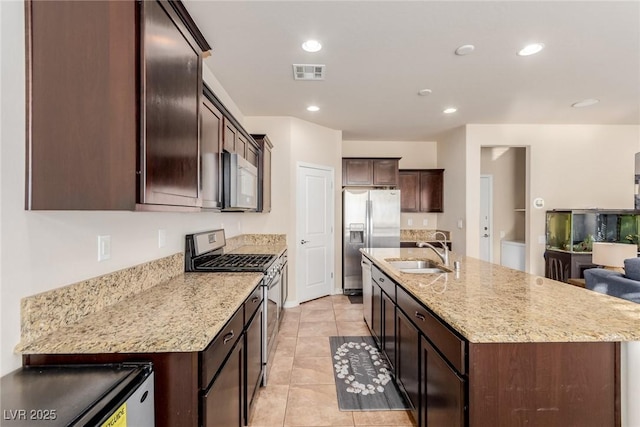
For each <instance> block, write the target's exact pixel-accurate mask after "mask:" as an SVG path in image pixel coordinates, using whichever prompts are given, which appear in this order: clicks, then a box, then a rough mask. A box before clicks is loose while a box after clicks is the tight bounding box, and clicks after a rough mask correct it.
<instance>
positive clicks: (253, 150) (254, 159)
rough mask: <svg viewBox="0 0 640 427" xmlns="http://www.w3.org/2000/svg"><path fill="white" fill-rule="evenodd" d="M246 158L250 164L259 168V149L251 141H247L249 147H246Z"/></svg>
mask: <svg viewBox="0 0 640 427" xmlns="http://www.w3.org/2000/svg"><path fill="white" fill-rule="evenodd" d="M245 157H246V159H247V160H248V161H249V163H251V164H252V165H253V166H255V167H258V148H257V147H256V146H255V145H253V144H252V143H251V142H249V141H247V146H246V147H245Z"/></svg>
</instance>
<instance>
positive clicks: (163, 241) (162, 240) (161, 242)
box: [158, 228, 167, 248]
mask: <svg viewBox="0 0 640 427" xmlns="http://www.w3.org/2000/svg"><path fill="white" fill-rule="evenodd" d="M165 246H167V230H165V229H163V228H161V229H160V230H158V247H159V248H164V247H165Z"/></svg>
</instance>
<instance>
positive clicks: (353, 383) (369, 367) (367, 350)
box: [333, 341, 391, 396]
mask: <svg viewBox="0 0 640 427" xmlns="http://www.w3.org/2000/svg"><path fill="white" fill-rule="evenodd" d="M333 358H334V359H335V364H334V367H335V369H336V376H337V377H338V378H340V379H341V380H344V383H345V384H346V385H347V388H346V390H347V392H349V393H355V394H360V395H363V396H366V395H370V394H376V393H383V392H384V386H385V385H387V383H389V381H391V374H390V372H389V369H388V366H387V364H386V363H385V362H384V360H383V359H382V357H381V356H380V352H379V351H378V349H377V348H376V347H375V346H374V345H370V344H367V343H365V342H353V341H351V342H346V343H344V344H342V345H341V346H340V347H338V348H337V349H336V353H335V355H334V356H333ZM356 359H357V361H358V362H359V363H360V365H361V366H362V367H361V370H362V372H355V371H354V372H350V371H351V370H352V368H353V365H352V363H351V362H352V361H354V360H356ZM362 359H364V360H362ZM367 359H368V360H367ZM356 376H358V380H356ZM362 377H364V378H366V381H363V380H361V379H360V378H362Z"/></svg>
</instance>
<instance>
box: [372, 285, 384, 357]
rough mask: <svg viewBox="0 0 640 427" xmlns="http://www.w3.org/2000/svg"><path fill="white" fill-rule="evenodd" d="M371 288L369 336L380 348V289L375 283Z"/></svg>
mask: <svg viewBox="0 0 640 427" xmlns="http://www.w3.org/2000/svg"><path fill="white" fill-rule="evenodd" d="M371 288H372V292H371V311H372V313H371V334H372V335H373V339H375V340H376V342H377V343H378V345H379V346H380V348H382V336H383V335H382V289H380V286H378V285H377V284H376V283H375V282H373V283H372V286H371Z"/></svg>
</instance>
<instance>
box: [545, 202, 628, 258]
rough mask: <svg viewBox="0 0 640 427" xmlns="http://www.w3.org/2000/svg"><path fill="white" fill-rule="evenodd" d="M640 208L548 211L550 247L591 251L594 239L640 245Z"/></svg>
mask: <svg viewBox="0 0 640 427" xmlns="http://www.w3.org/2000/svg"><path fill="white" fill-rule="evenodd" d="M639 230H640V211H636V210H599V209H554V210H552V211H547V213H546V238H547V243H546V244H547V249H551V250H559V251H566V252H574V253H575V252H577V253H582V252H591V251H592V249H593V242H613V243H633V244H635V245H638V246H639V250H640V241H639V236H638V232H639Z"/></svg>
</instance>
